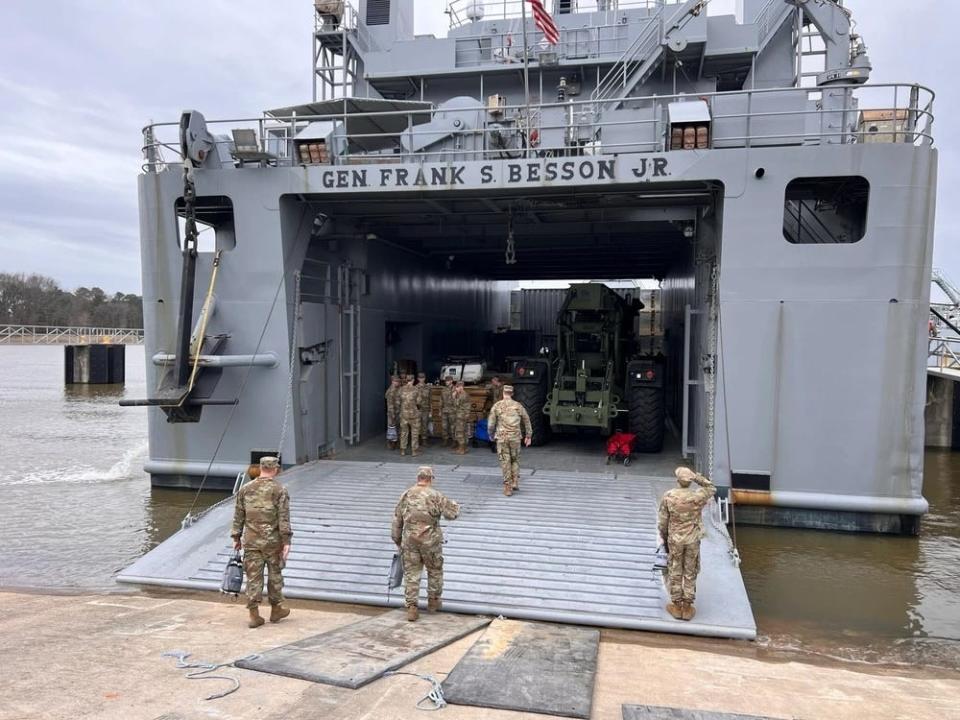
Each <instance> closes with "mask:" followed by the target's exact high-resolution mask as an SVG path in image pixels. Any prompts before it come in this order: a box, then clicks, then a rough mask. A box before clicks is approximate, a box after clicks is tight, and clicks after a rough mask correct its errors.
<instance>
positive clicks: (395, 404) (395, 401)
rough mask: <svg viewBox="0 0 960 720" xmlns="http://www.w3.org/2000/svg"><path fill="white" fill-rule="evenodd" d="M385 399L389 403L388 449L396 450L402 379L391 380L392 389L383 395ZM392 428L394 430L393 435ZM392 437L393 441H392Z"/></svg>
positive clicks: (389, 388) (394, 378) (388, 389)
mask: <svg viewBox="0 0 960 720" xmlns="http://www.w3.org/2000/svg"><path fill="white" fill-rule="evenodd" d="M383 399H384V400H386V403H387V447H388V448H390V449H391V450H396V449H397V440H396V433H397V428H398V427H399V425H398V423H399V422H400V378H399V377H397V376H396V375H394V376H393V377H391V378H390V387H388V388H387V391H386V392H385V393H384V394H383ZM390 428H393V433H391V432H390ZM391 436H392V437H393V438H394V439H393V440H391V439H390V438H391Z"/></svg>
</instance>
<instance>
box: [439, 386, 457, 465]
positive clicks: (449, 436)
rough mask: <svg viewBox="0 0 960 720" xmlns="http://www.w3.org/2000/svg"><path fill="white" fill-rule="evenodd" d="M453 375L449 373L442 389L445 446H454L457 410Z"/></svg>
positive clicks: (441, 410) (441, 407)
mask: <svg viewBox="0 0 960 720" xmlns="http://www.w3.org/2000/svg"><path fill="white" fill-rule="evenodd" d="M453 389H454V385H453V376H452V375H447V376H446V377H445V378H444V379H443V389H442V390H441V391H440V414H441V415H442V416H443V446H444V447H447V446H448V445H449V446H450V447H453V442H454V433H453V423H454V421H455V419H456V412H455V411H454V408H453Z"/></svg>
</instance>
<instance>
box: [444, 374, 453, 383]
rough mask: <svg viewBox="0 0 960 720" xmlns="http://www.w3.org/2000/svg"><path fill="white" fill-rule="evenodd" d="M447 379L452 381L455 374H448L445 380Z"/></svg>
mask: <svg viewBox="0 0 960 720" xmlns="http://www.w3.org/2000/svg"><path fill="white" fill-rule="evenodd" d="M447 380H449V381H450V382H453V375H447V376H446V377H445V378H444V379H443V381H444V382H446V381H447Z"/></svg>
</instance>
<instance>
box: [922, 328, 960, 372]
mask: <svg viewBox="0 0 960 720" xmlns="http://www.w3.org/2000/svg"><path fill="white" fill-rule="evenodd" d="M927 348H928V349H927V367H928V368H950V369H960V338H955V337H944V336H939V335H936V336H932V337H930V339H929V340H928V343H927ZM934 358H936V359H937V362H936V363H935V364H931V363H930V360H932V359H934Z"/></svg>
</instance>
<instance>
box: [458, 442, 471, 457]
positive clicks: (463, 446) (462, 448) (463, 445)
mask: <svg viewBox="0 0 960 720" xmlns="http://www.w3.org/2000/svg"><path fill="white" fill-rule="evenodd" d="M468 452H470V451H469V450H467V441H466V440H464V441H463V442H462V443H460V454H461V455H466V454H467V453H468Z"/></svg>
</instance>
